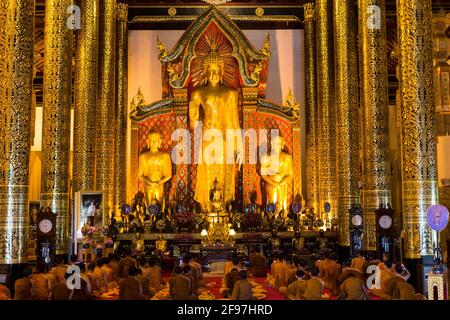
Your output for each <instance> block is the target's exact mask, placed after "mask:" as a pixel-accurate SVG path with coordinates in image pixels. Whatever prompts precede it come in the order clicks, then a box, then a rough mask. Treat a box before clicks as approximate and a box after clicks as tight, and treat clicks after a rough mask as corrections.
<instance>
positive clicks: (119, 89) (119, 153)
mask: <svg viewBox="0 0 450 320" xmlns="http://www.w3.org/2000/svg"><path fill="white" fill-rule="evenodd" d="M127 19H128V6H127V5H126V4H124V3H118V4H117V30H116V37H117V38H116V40H117V45H116V47H117V49H116V52H117V62H116V63H117V69H116V70H117V76H116V144H115V174H114V179H115V186H114V206H115V208H116V213H117V214H118V215H119V216H120V211H119V210H117V208H118V207H119V206H120V205H121V204H124V203H126V202H127V188H126V185H127V121H128V117H127V114H128V110H127V107H128V105H127V100H128V95H127V91H128V63H127V62H128V50H127V49H128V41H127V34H128V26H127V23H128V22H127Z"/></svg>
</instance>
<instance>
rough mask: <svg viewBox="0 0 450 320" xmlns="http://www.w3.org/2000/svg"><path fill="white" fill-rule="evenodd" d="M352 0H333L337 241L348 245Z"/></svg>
mask: <svg viewBox="0 0 450 320" xmlns="http://www.w3.org/2000/svg"><path fill="white" fill-rule="evenodd" d="M355 9H356V7H355V6H354V1H353V0H335V1H334V30H335V33H334V35H335V41H334V44H335V61H336V62H335V65H336V68H335V70H336V111H337V112H336V113H337V119H336V120H337V122H336V123H337V143H336V156H337V174H338V217H339V244H340V245H341V246H345V247H349V246H350V231H349V225H350V221H349V212H348V210H349V209H350V208H351V206H352V205H353V204H356V203H359V188H358V176H359V167H358V166H359V158H358V109H359V105H358V104H359V97H358V89H359V84H358V57H357V53H358V51H357V48H356V35H357V17H356V10H355Z"/></svg>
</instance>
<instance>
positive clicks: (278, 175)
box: [260, 136, 293, 214]
mask: <svg viewBox="0 0 450 320" xmlns="http://www.w3.org/2000/svg"><path fill="white" fill-rule="evenodd" d="M271 145H272V152H271V153H270V154H266V155H264V156H262V157H261V172H260V173H261V177H262V178H263V180H264V181H265V182H266V186H265V191H266V195H267V204H269V203H276V204H277V212H276V213H277V214H278V213H279V212H280V211H281V210H284V212H288V211H289V209H288V196H289V186H290V184H291V181H292V175H293V165H292V156H291V155H290V154H288V153H286V152H284V151H282V150H283V148H284V145H285V142H284V139H283V137H281V136H275V137H273V138H272V144H271Z"/></svg>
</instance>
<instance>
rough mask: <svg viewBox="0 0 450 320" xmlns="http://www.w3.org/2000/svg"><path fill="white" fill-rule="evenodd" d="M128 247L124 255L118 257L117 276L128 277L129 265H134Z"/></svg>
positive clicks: (134, 262) (134, 261)
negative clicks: (120, 257)
mask: <svg viewBox="0 0 450 320" xmlns="http://www.w3.org/2000/svg"><path fill="white" fill-rule="evenodd" d="M130 255H131V252H130V249H129V248H127V250H126V251H125V257H124V258H122V259H120V261H119V277H120V278H126V277H128V269H129V268H130V267H132V266H133V267H136V266H137V264H136V260H134V259H133V258H132V257H131V256H130Z"/></svg>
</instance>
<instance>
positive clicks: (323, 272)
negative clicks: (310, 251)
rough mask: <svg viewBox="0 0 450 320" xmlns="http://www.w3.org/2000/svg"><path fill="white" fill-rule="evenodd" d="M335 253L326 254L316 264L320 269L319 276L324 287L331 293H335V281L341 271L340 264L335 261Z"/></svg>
mask: <svg viewBox="0 0 450 320" xmlns="http://www.w3.org/2000/svg"><path fill="white" fill-rule="evenodd" d="M336 260H337V257H336V255H335V254H330V256H328V255H326V256H325V259H324V260H323V261H321V262H320V263H319V264H318V268H319V270H320V274H319V278H321V279H322V280H323V281H324V285H325V288H327V289H329V290H330V291H331V292H332V293H333V294H336V293H337V291H338V290H337V289H338V287H337V282H338V277H339V274H340V273H341V265H340V264H339V263H337V262H336Z"/></svg>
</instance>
